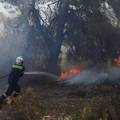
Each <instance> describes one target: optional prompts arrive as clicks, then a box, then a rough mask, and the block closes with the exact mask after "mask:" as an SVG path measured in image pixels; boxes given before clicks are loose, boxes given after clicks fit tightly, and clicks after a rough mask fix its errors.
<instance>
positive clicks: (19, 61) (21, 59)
mask: <svg viewBox="0 0 120 120" xmlns="http://www.w3.org/2000/svg"><path fill="white" fill-rule="evenodd" d="M23 62H24V60H23V58H22V57H21V56H19V57H17V58H16V63H17V64H21V63H23Z"/></svg>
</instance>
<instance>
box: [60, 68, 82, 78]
mask: <svg viewBox="0 0 120 120" xmlns="http://www.w3.org/2000/svg"><path fill="white" fill-rule="evenodd" d="M80 71H81V70H80V68H79V67H77V66H72V67H71V68H70V69H69V70H68V71H62V72H61V75H60V80H65V79H67V78H68V77H70V76H74V75H77V74H79V73H80Z"/></svg>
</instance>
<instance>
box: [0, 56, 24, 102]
mask: <svg viewBox="0 0 120 120" xmlns="http://www.w3.org/2000/svg"><path fill="white" fill-rule="evenodd" d="M24 70H25V68H24V60H23V58H22V57H21V56H19V57H17V58H16V63H15V64H13V65H12V68H11V72H10V74H9V77H8V89H7V90H6V92H5V93H4V94H3V95H1V96H0V103H2V102H3V101H4V100H5V99H6V98H7V97H9V96H11V95H12V94H13V96H14V97H16V96H18V95H19V94H20V86H19V84H18V82H19V79H20V78H21V77H22V76H23V75H24ZM13 92H14V93H13Z"/></svg>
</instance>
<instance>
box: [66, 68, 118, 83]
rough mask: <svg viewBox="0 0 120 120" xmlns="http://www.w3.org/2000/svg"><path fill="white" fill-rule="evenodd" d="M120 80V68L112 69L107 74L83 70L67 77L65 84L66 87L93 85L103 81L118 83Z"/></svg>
mask: <svg viewBox="0 0 120 120" xmlns="http://www.w3.org/2000/svg"><path fill="white" fill-rule="evenodd" d="M119 79H120V68H117V67H112V68H111V69H110V70H109V71H108V72H103V71H101V72H97V71H95V70H84V71H81V73H80V74H78V75H76V76H72V77H69V78H68V79H67V80H66V81H65V83H66V84H68V85H78V84H95V83H102V82H104V81H108V82H109V81H112V82H118V81H119Z"/></svg>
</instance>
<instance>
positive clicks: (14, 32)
mask: <svg viewBox="0 0 120 120" xmlns="http://www.w3.org/2000/svg"><path fill="white" fill-rule="evenodd" d="M23 20H24V19H23V16H22V12H21V10H20V9H19V7H18V6H15V5H12V4H10V3H8V2H3V1H0V61H1V62H0V68H1V69H0V71H4V72H5V71H9V69H8V68H10V64H12V63H14V61H15V58H16V57H17V56H19V55H22V54H23V52H24V48H25V46H26V44H27V43H26V37H27V32H26V31H27V28H26V24H25V22H24V21H23Z"/></svg>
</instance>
